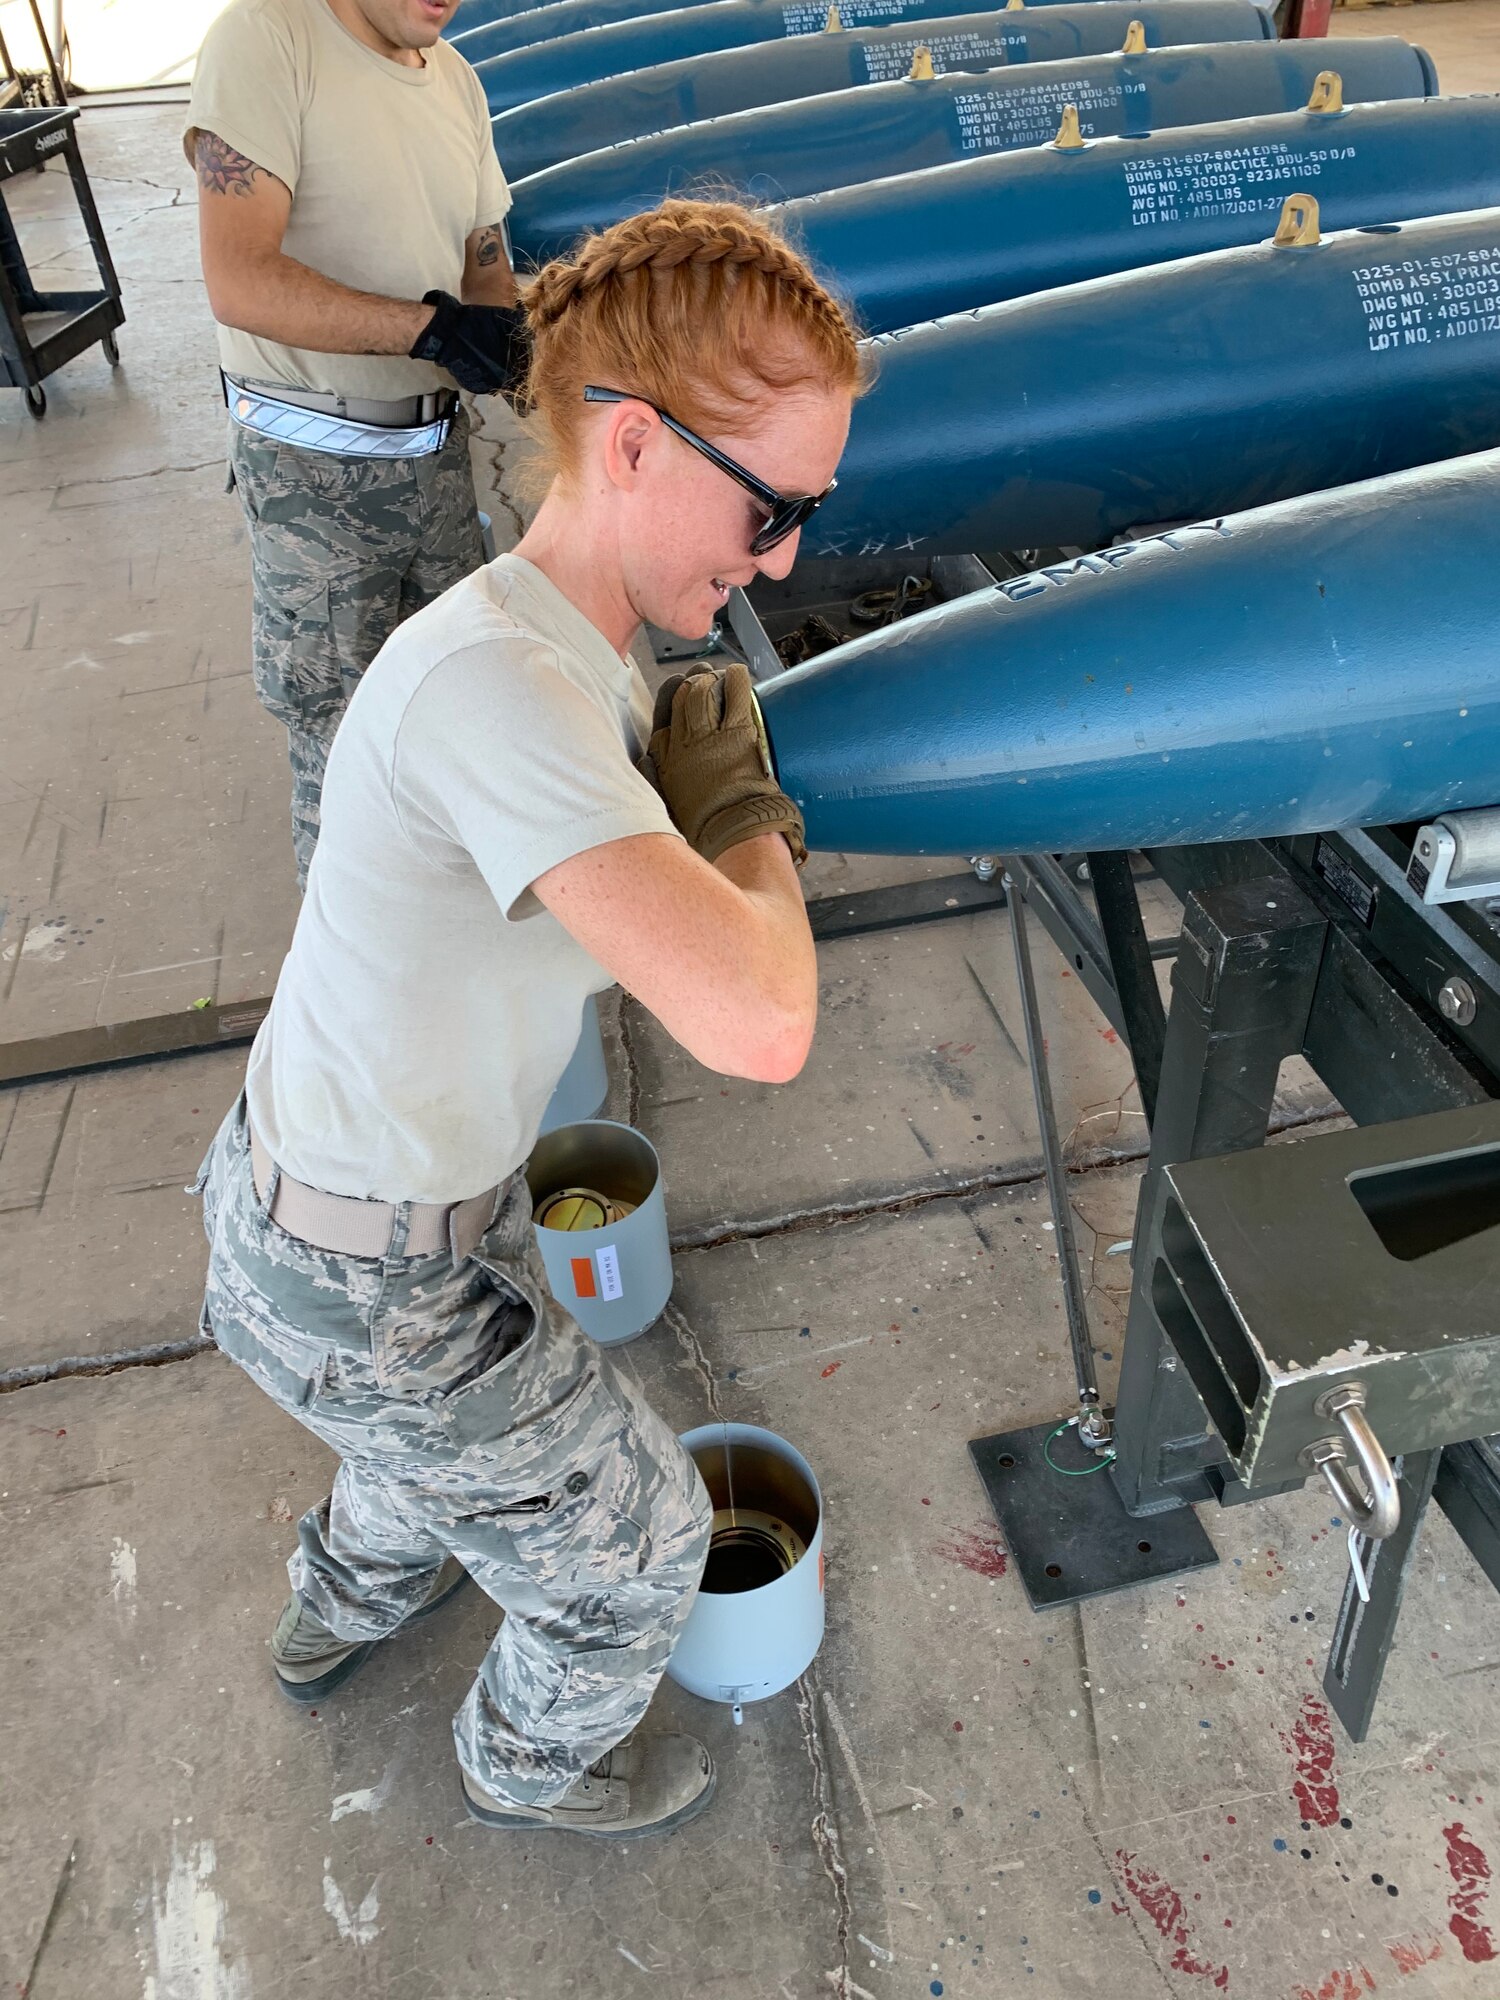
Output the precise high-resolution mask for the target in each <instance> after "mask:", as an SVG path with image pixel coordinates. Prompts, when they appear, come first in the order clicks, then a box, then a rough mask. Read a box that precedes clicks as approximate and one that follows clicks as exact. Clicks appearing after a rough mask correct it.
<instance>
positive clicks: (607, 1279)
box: [594, 1243, 625, 1299]
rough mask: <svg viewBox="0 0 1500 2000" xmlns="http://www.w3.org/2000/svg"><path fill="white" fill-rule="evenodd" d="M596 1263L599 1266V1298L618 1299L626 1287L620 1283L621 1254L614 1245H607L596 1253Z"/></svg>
mask: <svg viewBox="0 0 1500 2000" xmlns="http://www.w3.org/2000/svg"><path fill="white" fill-rule="evenodd" d="M594 1261H595V1263H596V1264H597V1265H598V1266H599V1296H600V1298H601V1299H617V1298H619V1297H620V1296H621V1294H622V1293H623V1292H624V1290H625V1287H624V1286H623V1285H622V1284H621V1283H620V1253H619V1251H618V1250H617V1249H616V1248H615V1246H614V1244H613V1243H606V1244H604V1245H603V1246H602V1247H601V1248H600V1249H598V1250H596V1251H595V1252H594Z"/></svg>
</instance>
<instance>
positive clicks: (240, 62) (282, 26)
mask: <svg viewBox="0 0 1500 2000" xmlns="http://www.w3.org/2000/svg"><path fill="white" fill-rule="evenodd" d="M423 54H424V57H425V62H424V66H423V67H422V68H421V69H409V68H407V67H406V66H405V65H404V64H402V63H397V62H392V61H390V60H389V58H388V57H385V56H381V55H377V54H376V53H375V51H374V50H373V49H367V48H366V47H365V46H364V44H363V43H362V42H359V41H356V40H355V38H354V36H353V35H351V34H350V33H349V31H348V29H347V28H346V27H344V25H343V23H342V22H341V21H339V20H338V19H337V17H336V16H335V15H334V14H333V13H332V12H331V11H330V9H329V7H328V5H327V0H231V4H230V5H229V6H228V7H226V8H225V10H224V12H223V13H222V14H221V15H220V16H219V18H218V19H217V20H216V21H215V22H214V24H213V26H212V27H211V28H210V29H209V31H208V34H207V36H206V38H205V40H204V43H203V49H202V52H201V54H200V55H199V57H198V68H197V72H196V74H195V76H194V78H193V93H192V101H191V104H190V106H189V109H188V120H187V131H186V135H185V138H184V142H183V143H184V145H185V147H186V149H187V152H188V157H189V158H190V159H191V157H192V150H193V134H194V132H195V131H197V130H199V129H202V130H203V131H205V132H215V133H217V134H218V136H219V137H220V138H221V139H223V140H224V141H225V143H226V144H227V145H230V146H233V147H234V149H235V151H236V152H238V153H243V154H244V155H245V157H246V159H249V160H254V161H255V163H256V165H257V166H260V167H264V168H265V170H266V171H267V173H271V174H274V175H275V176H276V178H277V179H278V180H279V181H282V182H284V183H285V185H286V186H287V187H288V188H289V189H290V190H291V195H292V212H291V215H290V217H289V218H288V221H287V227H286V235H285V237H284V238H283V239H282V248H283V250H284V251H285V252H286V254H287V256H289V257H295V258H296V259H297V261H298V262H299V263H302V264H307V265H310V266H311V267H312V269H313V270H315V271H321V272H322V273H323V275H324V277H327V278H333V279H336V280H337V281H338V282H339V283H340V284H344V285H350V286H352V287H354V288H355V289H356V290H358V291H362V292H375V293H378V294H379V295H380V296H381V297H383V298H394V299H420V298H421V297H422V295H423V293H424V292H430V291H445V292H452V293H454V294H457V292H458V290H459V286H460V284H461V282H462V279H463V268H464V244H465V242H466V240H467V239H468V237H469V236H471V235H472V234H473V232H474V231H475V230H476V229H484V228H487V227H489V226H490V225H491V224H492V223H497V222H499V221H500V220H501V219H502V218H503V217H504V215H505V213H506V211H507V210H508V209H509V207H510V190H509V188H508V187H507V186H506V184H505V176H504V175H503V174H502V173H501V171H500V163H499V161H498V160H497V159H496V158H495V147H494V142H493V139H492V137H491V134H490V114H489V107H488V105H487V104H486V103H485V98H484V86H483V85H482V84H481V83H480V81H479V79H478V77H477V76H476V75H475V74H474V72H473V70H472V69H471V68H470V66H469V64H468V63H466V62H465V61H464V59H463V57H462V56H461V55H460V54H459V53H458V51H457V50H456V49H455V48H453V47H452V45H451V44H450V43H448V42H445V41H439V42H436V43H434V44H433V46H432V47H431V48H430V49H426V50H424V51H423ZM219 358H220V360H221V361H222V363H223V365H224V367H225V369H226V370H227V371H228V372H229V373H230V374H232V375H236V376H238V377H240V378H241V379H243V380H250V381H256V382H285V383H287V384H289V385H292V386H295V387H300V388H305V389H327V390H332V391H335V392H337V393H342V394H344V395H349V396H364V397H376V398H381V399H393V398H396V397H400V396H412V395H420V394H422V393H423V392H424V391H425V390H428V389H436V388H451V387H452V386H453V384H452V381H451V379H450V377H449V376H448V375H447V374H446V373H445V371H444V370H443V369H441V368H438V367H435V366H434V364H433V363H432V362H430V361H413V360H411V359H410V358H409V357H408V356H406V355H401V354H315V353H312V352H310V351H309V350H308V349H306V348H300V347H283V346H282V345H281V344H280V343H279V342H277V341H273V340H261V339H258V338H257V337H256V336H255V335H253V334H248V333H242V332H240V331H239V330H238V329H237V328H234V327H220V329H219Z"/></svg>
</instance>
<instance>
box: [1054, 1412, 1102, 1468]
mask: <svg viewBox="0 0 1500 2000" xmlns="http://www.w3.org/2000/svg"><path fill="white" fill-rule="evenodd" d="M1077 1427H1078V1419H1077V1417H1064V1418H1063V1420H1062V1422H1061V1423H1060V1424H1059V1425H1058V1426H1057V1429H1056V1430H1054V1431H1048V1433H1047V1435H1046V1437H1045V1438H1044V1439H1043V1441H1042V1457H1043V1458H1044V1459H1046V1461H1047V1463H1048V1465H1050V1466H1051V1468H1052V1470H1053V1471H1054V1472H1055V1473H1057V1474H1058V1476H1059V1477H1060V1478H1062V1479H1092V1478H1093V1476H1094V1474H1095V1473H1096V1472H1102V1471H1103V1470H1104V1468H1105V1467H1106V1466H1107V1465H1113V1464H1114V1462H1115V1454H1114V1452H1113V1451H1110V1452H1109V1453H1108V1454H1107V1455H1106V1456H1104V1457H1101V1458H1100V1459H1099V1460H1098V1461H1097V1462H1096V1463H1095V1464H1093V1465H1085V1466H1083V1467H1082V1468H1080V1469H1078V1470H1074V1469H1072V1468H1070V1467H1068V1466H1066V1465H1059V1464H1058V1462H1057V1460H1056V1459H1055V1458H1054V1457H1053V1456H1052V1440H1053V1439H1054V1438H1057V1437H1061V1436H1062V1434H1063V1432H1064V1431H1071V1430H1076V1429H1077Z"/></svg>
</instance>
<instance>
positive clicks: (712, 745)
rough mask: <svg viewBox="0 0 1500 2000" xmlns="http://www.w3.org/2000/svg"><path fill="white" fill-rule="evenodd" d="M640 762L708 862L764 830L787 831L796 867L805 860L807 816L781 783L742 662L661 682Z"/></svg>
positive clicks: (699, 669) (676, 821)
mask: <svg viewBox="0 0 1500 2000" xmlns="http://www.w3.org/2000/svg"><path fill="white" fill-rule="evenodd" d="M642 768H643V769H644V770H645V771H646V774H647V776H649V777H650V778H651V781H652V783H653V784H654V785H655V786H656V788H657V790H658V791H659V792H660V793H661V795H662V797H663V798H664V799H665V800H666V802H667V810H668V812H670V813H671V815H672V819H673V823H674V824H675V825H676V827H677V829H678V831H679V832H680V833H682V834H683V835H684V836H685V838H686V839H687V841H688V843H689V845H690V846H692V847H694V848H696V849H697V851H698V853H699V854H701V855H702V856H703V859H704V860H705V861H717V860H718V858H719V856H720V855H721V854H723V853H725V852H726V850H727V849H729V848H731V847H734V846H737V845H738V843H739V842H740V841H742V840H753V839H754V838H755V836H756V835H757V834H759V833H780V834H784V835H785V836H786V843H787V846H788V847H789V848H790V849H791V850H792V859H793V861H795V862H796V864H797V866H798V867H799V868H800V867H801V866H802V864H803V862H804V861H805V860H806V859H807V842H806V839H805V838H804V828H803V824H802V815H801V813H800V812H799V811H798V810H797V808H796V806H795V805H793V803H792V801H791V800H790V799H789V798H788V797H787V795H786V793H785V792H783V791H782V790H781V788H780V786H779V785H778V784H777V783H776V778H775V775H774V773H773V772H772V769H771V751H770V745H769V744H768V743H767V741H766V731H765V724H764V723H763V722H762V721H761V719H760V709H759V708H758V706H757V705H756V700H755V691H754V689H753V688H752V687H751V684H750V675H749V672H748V670H747V669H746V668H745V667H743V666H741V665H740V664H739V663H738V662H736V663H735V664H734V665H733V666H728V667H724V668H721V669H716V668H713V667H695V668H694V669H693V671H692V672H691V673H690V674H686V675H684V674H674V675H673V677H672V678H671V679H670V680H668V681H664V682H663V683H662V686H661V688H660V690H659V691H658V693H657V697H656V712H655V715H654V716H653V717H652V732H651V743H650V748H649V749H648V751H647V753H646V757H645V759H644V760H643V765H642Z"/></svg>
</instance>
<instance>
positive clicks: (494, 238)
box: [474, 222, 505, 270]
mask: <svg viewBox="0 0 1500 2000" xmlns="http://www.w3.org/2000/svg"><path fill="white" fill-rule="evenodd" d="M504 255H505V230H504V228H503V227H502V226H501V224H499V223H498V222H492V223H491V224H490V226H489V228H488V229H481V230H480V232H479V241H478V242H477V243H476V244H475V245H474V262H475V263H476V264H478V265H479V267H480V268H481V270H482V269H483V268H484V267H485V266H486V265H488V264H498V263H499V262H500V259H501V258H502V257H503V256H504Z"/></svg>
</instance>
